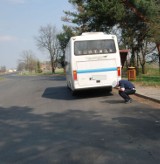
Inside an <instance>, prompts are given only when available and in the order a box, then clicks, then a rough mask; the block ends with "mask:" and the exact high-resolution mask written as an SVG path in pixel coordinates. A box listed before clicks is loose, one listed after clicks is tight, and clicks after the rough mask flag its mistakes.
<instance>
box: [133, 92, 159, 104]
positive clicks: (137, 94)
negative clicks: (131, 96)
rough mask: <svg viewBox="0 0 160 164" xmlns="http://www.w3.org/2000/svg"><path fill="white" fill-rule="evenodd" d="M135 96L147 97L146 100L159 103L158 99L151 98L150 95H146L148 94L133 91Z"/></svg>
mask: <svg viewBox="0 0 160 164" xmlns="http://www.w3.org/2000/svg"><path fill="white" fill-rule="evenodd" d="M135 96H138V97H142V98H145V99H148V100H151V101H154V102H157V103H160V100H158V99H155V98H151V97H148V96H144V95H142V94H139V93H135Z"/></svg>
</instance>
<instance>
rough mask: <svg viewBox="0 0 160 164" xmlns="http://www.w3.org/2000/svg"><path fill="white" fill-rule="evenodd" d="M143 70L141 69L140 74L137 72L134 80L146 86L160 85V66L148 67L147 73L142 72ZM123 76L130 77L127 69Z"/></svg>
mask: <svg viewBox="0 0 160 164" xmlns="http://www.w3.org/2000/svg"><path fill="white" fill-rule="evenodd" d="M141 72H142V70H141V69H139V74H138V75H137V74H136V80H134V82H137V83H140V84H141V85H144V86H155V87H160V72H159V68H152V67H150V68H146V74H142V73H141ZM123 78H128V77H127V72H126V69H124V70H123Z"/></svg>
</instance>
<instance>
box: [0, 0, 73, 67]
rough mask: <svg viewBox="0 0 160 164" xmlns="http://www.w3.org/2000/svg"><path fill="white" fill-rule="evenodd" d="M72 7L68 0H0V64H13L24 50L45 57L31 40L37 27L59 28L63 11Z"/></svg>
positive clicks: (44, 58) (35, 34)
mask: <svg viewBox="0 0 160 164" xmlns="http://www.w3.org/2000/svg"><path fill="white" fill-rule="evenodd" d="M68 10H72V5H71V4H70V3H69V2H68V0H0V67H1V66H5V67H6V68H7V69H14V68H16V67H17V63H18V60H19V59H20V58H21V56H22V54H23V52H24V51H30V50H31V51H32V52H33V54H34V55H35V56H36V57H37V58H38V59H39V60H40V61H46V60H49V56H48V54H47V53H44V52H42V51H40V50H39V49H38V48H37V46H36V42H35V39H34V38H35V37H36V36H38V34H39V33H38V31H39V29H40V27H42V26H43V27H45V26H47V25H48V24H51V25H53V26H55V27H56V28H57V31H62V26H63V24H66V23H65V22H63V21H62V20H61V18H62V17H63V16H64V15H65V14H64V12H63V11H68Z"/></svg>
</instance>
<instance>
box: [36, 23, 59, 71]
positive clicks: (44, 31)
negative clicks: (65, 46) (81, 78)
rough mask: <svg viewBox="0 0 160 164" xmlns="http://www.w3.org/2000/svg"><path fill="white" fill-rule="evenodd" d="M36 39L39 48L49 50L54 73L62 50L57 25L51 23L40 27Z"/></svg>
mask: <svg viewBox="0 0 160 164" xmlns="http://www.w3.org/2000/svg"><path fill="white" fill-rule="evenodd" d="M35 40H36V44H37V46H38V48H39V49H45V50H47V51H48V52H49V55H50V63H51V68H52V73H54V72H55V68H56V60H57V56H59V51H60V49H59V42H58V39H57V31H56V27H55V26H52V25H50V24H49V25H47V26H45V27H40V29H39V36H37V37H35Z"/></svg>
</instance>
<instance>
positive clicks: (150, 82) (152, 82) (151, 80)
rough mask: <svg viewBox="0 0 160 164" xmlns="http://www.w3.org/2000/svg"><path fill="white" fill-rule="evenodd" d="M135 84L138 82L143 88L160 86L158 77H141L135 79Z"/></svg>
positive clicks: (159, 77)
mask: <svg viewBox="0 0 160 164" xmlns="http://www.w3.org/2000/svg"><path fill="white" fill-rule="evenodd" d="M136 82H140V83H141V84H142V85H145V86H155V87H156V86H160V76H148V75H141V76H138V77H137V78H136Z"/></svg>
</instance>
